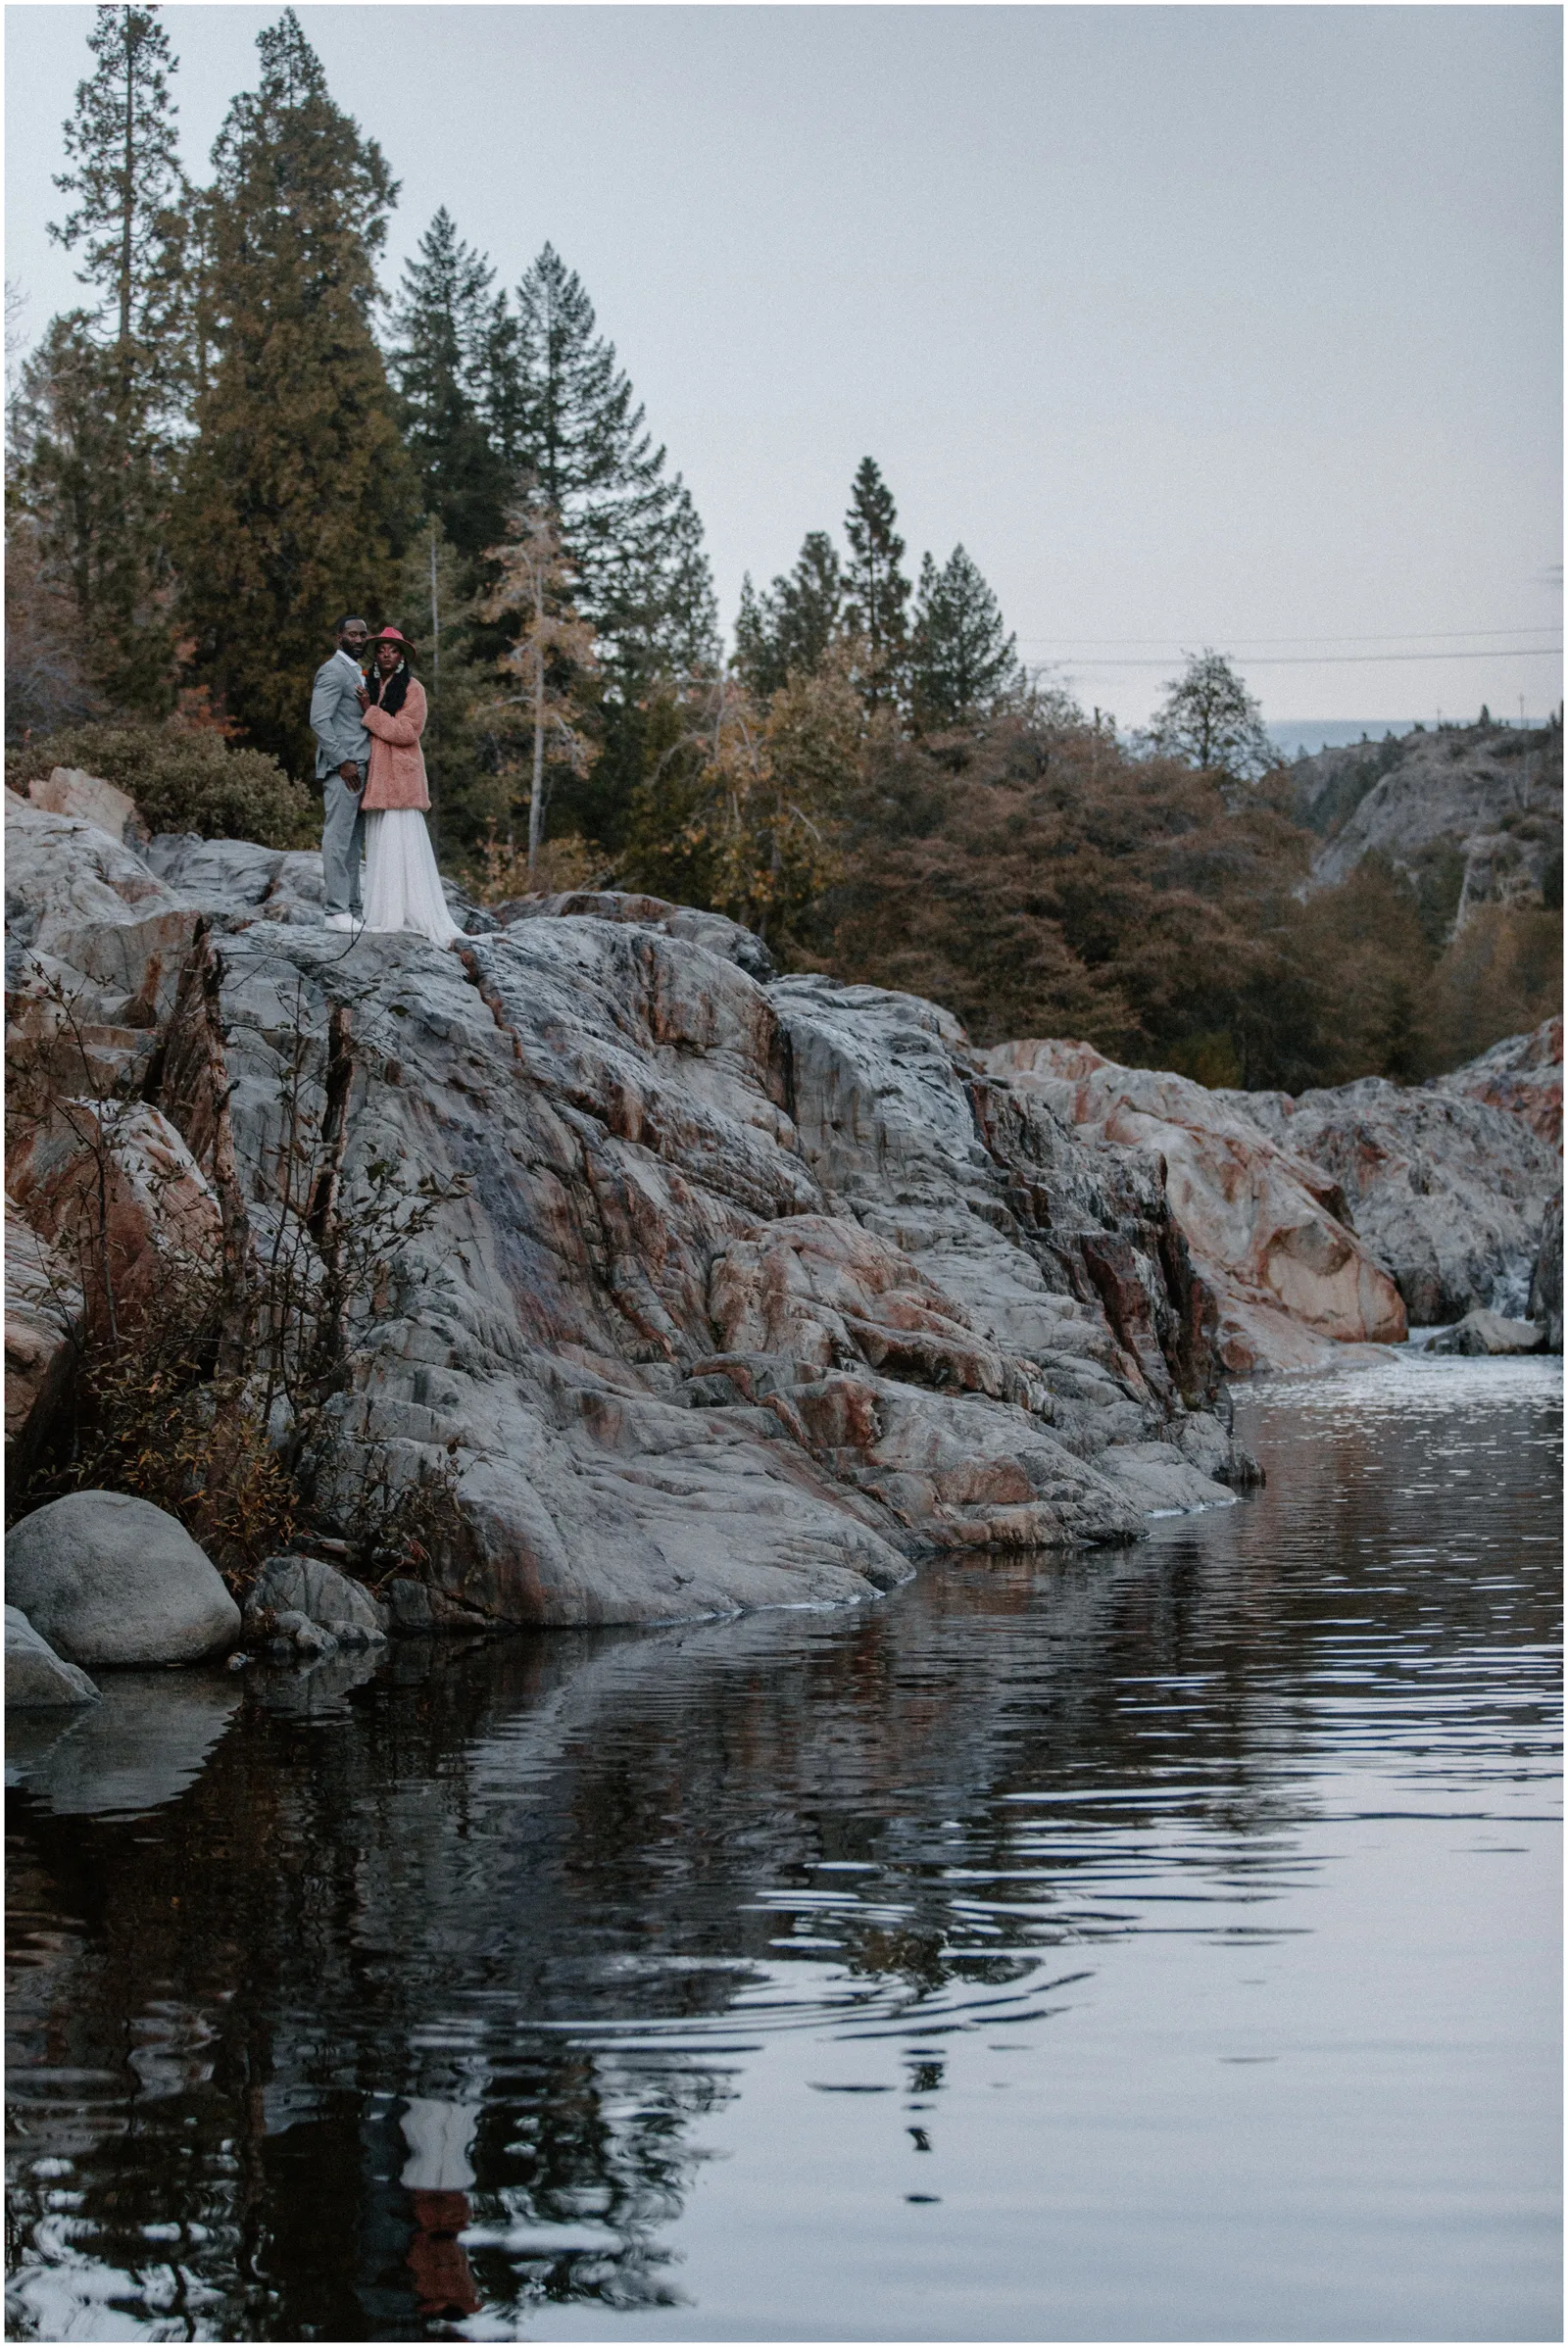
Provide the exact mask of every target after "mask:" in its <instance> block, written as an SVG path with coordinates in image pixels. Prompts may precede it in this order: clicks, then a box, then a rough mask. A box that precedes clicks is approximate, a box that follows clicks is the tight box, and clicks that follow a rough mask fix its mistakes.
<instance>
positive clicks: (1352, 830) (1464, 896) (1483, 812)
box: [1290, 724, 1562, 918]
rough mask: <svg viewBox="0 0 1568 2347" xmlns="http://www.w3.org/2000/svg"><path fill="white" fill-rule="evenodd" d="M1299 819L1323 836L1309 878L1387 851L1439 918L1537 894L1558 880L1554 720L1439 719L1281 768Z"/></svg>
mask: <svg viewBox="0 0 1568 2347" xmlns="http://www.w3.org/2000/svg"><path fill="white" fill-rule="evenodd" d="M1290 773H1291V783H1292V788H1293V792H1294V796H1295V802H1296V812H1297V816H1298V819H1299V821H1300V822H1302V823H1304V824H1306V825H1307V826H1308V827H1309V828H1310V829H1311V830H1313V831H1315V832H1317V833H1318V835H1319V836H1320V838H1321V839H1322V841H1323V846H1322V847H1321V849H1319V851H1318V853H1317V855H1316V856H1314V858H1313V863H1312V880H1313V884H1314V885H1315V886H1316V887H1319V888H1328V887H1332V886H1334V884H1335V883H1336V882H1338V881H1341V880H1343V879H1345V877H1346V876H1347V874H1348V873H1349V872H1350V871H1351V870H1353V868H1354V867H1355V865H1356V864H1357V863H1359V862H1360V860H1361V858H1362V856H1366V855H1368V854H1371V853H1372V852H1374V851H1376V852H1378V853H1380V854H1382V855H1385V856H1388V857H1390V859H1391V860H1392V861H1393V862H1394V863H1396V864H1397V865H1398V866H1399V867H1400V868H1401V869H1402V870H1403V871H1405V872H1407V873H1409V874H1410V875H1411V876H1412V877H1413V878H1415V879H1417V880H1425V881H1426V882H1427V884H1428V885H1429V886H1431V887H1433V888H1434V889H1436V891H1437V892H1438V894H1439V896H1440V897H1441V898H1442V899H1443V902H1444V907H1445V910H1446V914H1447V916H1448V917H1449V918H1454V917H1456V916H1457V917H1460V918H1462V915H1463V912H1464V910H1465V909H1466V908H1468V907H1469V906H1471V905H1477V904H1482V903H1486V902H1493V903H1498V904H1525V905H1540V904H1541V903H1543V901H1544V899H1545V898H1547V897H1549V896H1550V895H1551V894H1552V892H1553V890H1555V893H1556V898H1557V902H1559V903H1560V902H1561V888H1562V730H1561V728H1560V726H1555V725H1553V726H1547V727H1544V728H1542V729H1541V730H1539V731H1536V732H1523V731H1517V730H1515V729H1514V728H1513V727H1511V726H1502V725H1492V724H1488V725H1474V726H1442V727H1440V728H1439V729H1438V730H1437V731H1436V732H1433V733H1428V732H1425V731H1424V730H1418V731H1416V732H1412V733H1406V734H1399V735H1397V736H1395V735H1391V736H1389V737H1388V738H1387V739H1386V740H1384V741H1382V742H1371V741H1364V742H1358V743H1353V744H1351V745H1350V746H1348V748H1345V749H1336V750H1322V751H1319V752H1318V754H1317V755H1316V757H1314V758H1299V759H1298V761H1297V763H1296V764H1295V765H1294V766H1293V767H1292V768H1291V770H1290Z"/></svg>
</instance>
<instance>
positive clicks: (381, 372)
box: [179, 9, 417, 767]
mask: <svg viewBox="0 0 1568 2347" xmlns="http://www.w3.org/2000/svg"><path fill="white" fill-rule="evenodd" d="M257 47H258V49H259V50H260V52H261V59H262V73H261V79H260V83H259V86H258V87H257V88H256V89H255V90H254V91H249V92H247V93H245V94H244V95H243V96H241V97H238V98H236V99H235V100H234V102H233V104H232V106H231V107H230V108H229V111H228V116H227V119H226V121H225V122H224V124H223V127H222V129H221V132H220V134H219V138H218V142H217V144H216V146H215V147H214V149H213V165H214V170H215V172H216V182H215V185H214V188H213V190H212V195H211V199H210V207H211V221H212V227H211V254H212V260H211V280H210V283H209V285H208V287H207V289H206V294H207V302H208V306H209V310H210V316H211V331H212V335H213V342H214V349H215V354H216V356H215V361H214V365H213V369H212V373H211V376H210V379H209V381H208V384H207V387H206V389H205V390H204V391H203V392H202V394H201V396H200V397H199V399H198V401H197V404H196V421H197V424H198V427H199V432H200V437H199V439H198V441H197V444H196V447H195V448H194V450H193V451H192V453H191V457H190V461H189V465H188V468H187V475H186V492H185V495H184V498H183V499H182V501H181V507H180V515H179V518H180V533H179V552H180V568H181V576H182V583H183V591H184V599H185V604H186V609H187V612H188V617H189V622H190V625H191V627H192V630H193V631H194V634H195V637H196V643H197V660H198V663H199V671H200V673H201V674H202V675H203V677H204V679H205V680H206V681H207V682H208V683H209V684H210V685H211V686H212V688H213V690H214V693H215V695H216V697H217V698H218V699H219V702H220V704H221V707H222V708H224V709H226V710H227V712H228V714H229V715H230V716H232V717H234V718H237V719H238V720H239V721H240V723H241V724H242V725H243V726H244V727H245V728H246V729H247V731H248V732H249V734H250V735H251V737H252V739H253V740H254V741H255V742H256V743H257V744H258V745H259V746H260V747H261V748H263V749H268V750H271V751H273V752H275V753H276V754H277V755H279V756H281V757H283V758H285V760H287V761H292V762H293V763H294V764H295V765H296V767H299V766H300V765H302V764H303V763H304V761H305V760H306V759H307V758H308V757H309V755H310V748H311V742H310V734H309V729H308V724H307V710H308V709H309V704H310V687H311V678H312V675H313V673H314V671H315V669H316V667H317V666H318V664H319V661H320V660H321V659H322V658H323V657H324V655H325V653H326V651H327V650H328V649H329V648H330V632H329V631H330V628H331V624H332V622H333V620H334V619H335V618H336V617H337V616H338V615H339V613H340V612H342V611H344V610H345V609H354V608H358V609H361V610H364V611H366V612H367V613H368V615H370V616H375V615H376V614H377V613H378V612H380V611H383V610H384V608H385V598H386V596H387V594H388V593H389V591H390V589H391V587H392V585H393V584H394V582H395V578H396V569H395V558H396V556H397V554H398V552H399V550H400V547H401V545H402V543H403V542H404V541H405V540H406V538H407V536H408V535H409V533H410V530H411V527H412V523H413V518H414V514H415V513H417V499H416V497H415V494H414V483H413V478H412V467H411V466H410V464H409V461H408V458H407V457H406V456H405V454H404V452H403V449H402V446H401V443H400V441H399V438H398V430H397V423H396V420H395V416H394V413H393V401H392V394H391V390H390V387H389V385H388V383H387V379H386V371H385V368H384V367H383V366H382V363H381V356H380V353H379V351H378V350H377V349H376V346H375V343H374V340H373V339H372V337H371V333H370V326H369V313H370V308H371V304H372V302H373V300H374V297H375V280H374V275H373V269H372V256H373V255H374V253H375V252H376V251H377V250H378V249H379V247H380V246H381V244H382V242H383V241H384V239H385V234H386V214H387V211H388V209H389V207H390V206H391V204H392V202H393V200H394V198H395V195H396V192H397V191H396V187H395V184H394V182H393V180H392V177H391V174H390V172H389V171H388V170H387V168H386V164H385V162H384V161H383V159H382V156H381V152H380V149H379V148H378V147H377V146H376V145H375V143H374V141H373V140H369V139H367V138H365V137H363V136H362V134H361V132H360V130H359V127H358V125H357V124H356V123H355V122H353V121H352V120H351V119H350V117H349V116H348V115H346V114H344V113H343V112H342V111H341V109H340V108H339V107H338V106H336V105H335V104H334V103H333V101H332V99H331V97H330V96H329V95H328V93H327V88H326V79H325V75H324V74H323V73H322V71H321V67H320V63H319V60H318V58H317V56H316V54H315V52H314V50H313V49H312V48H311V45H310V43H309V41H307V39H306V37H305V34H304V32H303V31H302V30H301V28H300V24H299V20H298V18H297V17H296V16H295V15H294V12H293V10H292V9H290V10H287V11H286V12H285V13H284V15H283V16H282V17H281V18H280V19H279V21H278V23H277V24H275V25H272V26H271V27H270V29H268V30H267V31H265V32H263V33H262V34H261V35H260V36H259V38H258V41H257Z"/></svg>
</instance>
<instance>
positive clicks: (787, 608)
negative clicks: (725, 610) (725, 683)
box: [735, 530, 848, 701]
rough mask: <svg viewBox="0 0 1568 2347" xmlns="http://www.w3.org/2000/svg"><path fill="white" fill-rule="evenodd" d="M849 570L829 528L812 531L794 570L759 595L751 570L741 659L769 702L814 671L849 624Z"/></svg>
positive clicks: (739, 622) (739, 626) (745, 588)
mask: <svg viewBox="0 0 1568 2347" xmlns="http://www.w3.org/2000/svg"><path fill="white" fill-rule="evenodd" d="M847 620H848V613H847V611H846V609H845V593H844V570H843V565H842V564H841V563H840V562H839V557H838V550H837V548H836V547H835V546H834V544H833V541H832V539H831V538H830V537H829V536H828V534H827V532H826V530H809V531H808V532H807V535H806V538H805V540H804V542H803V544H802V546H801V551H800V553H799V555H797V557H796V559H795V567H794V569H793V570H791V571H790V572H788V574H784V573H780V575H779V576H778V577H777V578H775V579H774V581H773V583H772V585H771V586H770V587H769V588H767V590H766V591H765V592H764V593H763V594H761V595H759V594H758V593H757V590H756V589H755V588H754V587H753V585H752V581H751V577H750V574H748V575H747V577H746V579H745V580H744V581H743V583H742V586H741V608H740V611H739V614H738V616H737V618H736V621H735V660H736V665H737V666H738V668H739V669H740V672H741V674H742V676H743V677H744V678H745V680H746V683H747V685H748V686H749V688H750V689H751V691H752V692H753V693H755V694H757V695H758V696H759V698H760V699H761V700H763V701H766V700H768V699H769V698H770V697H771V696H772V695H773V694H774V693H777V692H779V691H781V690H782V688H783V686H784V684H785V682H786V681H787V679H788V678H789V677H791V676H794V675H803V676H810V675H814V674H815V673H816V671H817V670H818V669H819V668H820V667H821V665H822V662H823V661H824V660H825V659H826V658H827V656H828V654H829V652H830V651H831V650H832V648H833V647H834V646H835V645H836V644H838V643H839V642H840V641H841V640H842V638H843V636H844V634H845V632H846V627H847Z"/></svg>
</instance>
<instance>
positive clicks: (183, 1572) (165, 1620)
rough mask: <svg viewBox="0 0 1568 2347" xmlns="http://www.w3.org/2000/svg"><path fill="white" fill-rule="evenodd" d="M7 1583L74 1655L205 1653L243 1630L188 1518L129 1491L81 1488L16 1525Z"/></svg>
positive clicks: (166, 1657)
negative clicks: (189, 1528)
mask: <svg viewBox="0 0 1568 2347" xmlns="http://www.w3.org/2000/svg"><path fill="white" fill-rule="evenodd" d="M6 1587H7V1589H9V1591H10V1593H11V1597H12V1600H13V1601H14V1602H15V1603H16V1604H18V1605H20V1606H21V1608H22V1610H23V1612H24V1613H25V1615H26V1617H27V1620H28V1621H29V1622H30V1623H31V1624H32V1627H33V1629H34V1630H36V1631H37V1632H38V1633H39V1634H40V1636H41V1637H43V1638H46V1639H47V1640H48V1642H49V1644H50V1645H51V1646H53V1647H54V1648H55V1650H56V1652H57V1653H59V1654H61V1655H63V1656H64V1657H65V1659H66V1660H67V1661H68V1662H73V1663H82V1664H92V1665H96V1664H100V1663H120V1664H126V1665H135V1664H138V1663H140V1664H151V1663H180V1662H196V1661H198V1660H200V1658H201V1657H202V1656H203V1655H206V1654H213V1653H225V1652H226V1651H227V1649H228V1648H229V1647H230V1646H232V1645H233V1644H234V1642H235V1640H236V1639H237V1638H238V1637H239V1630H240V1619H239V1608H238V1606H237V1605H236V1604H235V1603H234V1600H233V1598H232V1597H231V1596H230V1595H229V1593H228V1591H227V1589H224V1587H223V1584H222V1582H221V1579H220V1578H219V1575H218V1572H217V1570H216V1569H215V1567H214V1566H213V1565H212V1564H211V1563H209V1561H208V1559H207V1557H206V1556H205V1555H204V1554H203V1552H202V1550H201V1549H200V1548H198V1547H197V1545H196V1543H195V1541H194V1540H192V1539H191V1537H190V1535H189V1533H187V1532H186V1530H185V1528H184V1526H183V1525H182V1524H179V1523H178V1522H176V1520H175V1519H174V1518H173V1517H172V1516H170V1515H166V1514H165V1512H164V1510H163V1509H162V1508H161V1507H154V1506H153V1504H152V1502H151V1500H148V1499H133V1498H131V1497H130V1496H128V1495H127V1494H126V1493H125V1492H123V1491H73V1492H71V1493H70V1494H69V1495H68V1496H67V1497H66V1498H64V1499H53V1500H51V1501H50V1502H49V1504H48V1506H47V1507H41V1508H37V1509H35V1510H34V1511H33V1513H32V1514H31V1515H30V1516H24V1517H23V1519H22V1521H21V1522H20V1523H19V1524H14V1525H13V1526H12V1528H11V1531H10V1532H9V1533H8V1535H7V1536H6Z"/></svg>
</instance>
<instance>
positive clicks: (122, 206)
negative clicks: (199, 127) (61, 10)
mask: <svg viewBox="0 0 1568 2347" xmlns="http://www.w3.org/2000/svg"><path fill="white" fill-rule="evenodd" d="M158 13H159V12H158V10H157V9H156V8H154V7H144V8H109V7H100V9H99V11H98V21H97V24H95V25H94V27H93V29H92V31H91V32H90V33H89V34H88V36H87V46H88V48H89V49H90V50H91V51H92V53H93V56H94V57H95V58H96V59H97V61H98V62H97V66H96V68H95V70H94V72H93V73H92V74H91V75H90V77H89V78H88V79H87V80H85V81H82V82H79V83H78V84H77V86H76V111H75V114H74V115H73V117H72V118H71V120H69V121H68V122H66V124H65V128H64V143H65V149H66V155H67V159H68V161H69V163H70V165H71V167H72V168H71V169H70V170H69V171H60V172H57V174H56V176H55V185H56V187H58V188H59V189H60V191H61V193H62V195H73V196H74V197H75V198H76V199H77V201H76V208H75V210H74V211H73V212H72V213H70V214H69V215H68V216H67V218H66V219H65V220H62V221H59V222H55V221H51V222H50V226H49V233H50V235H51V236H52V237H53V238H54V239H55V240H56V242H57V243H60V244H63V245H65V246H66V248H67V250H68V251H75V249H76V248H77V247H78V246H81V247H82V248H83V250H82V254H81V258H82V262H83V264H84V266H83V267H82V268H81V269H78V270H77V272H76V273H77V277H78V279H79V281H80V282H81V283H82V284H83V285H91V286H93V287H95V288H96V289H97V292H98V294H99V297H100V300H101V301H102V302H104V303H105V304H106V305H107V306H108V310H109V314H110V318H112V320H113V327H114V340H115V347H116V353H117V358H118V361H119V367H120V374H121V379H122V382H123V385H124V387H125V390H126V392H127V393H128V392H129V391H130V390H131V389H132V387H133V386H134V387H137V388H140V389H145V387H146V385H147V384H148V383H149V382H157V383H159V384H161V385H162V386H163V387H164V388H165V389H166V390H167V389H168V388H169V386H170V378H171V371H172V367H174V366H175V365H176V364H177V355H178V350H179V342H180V328H181V323H182V320H183V316H184V310H185V296H186V286H185V278H184V268H183V260H184V254H183V247H184V235H185V221H184V207H185V201H186V195H187V190H186V187H185V178H184V173H183V172H182V171H181V170H180V167H179V157H178V153H177V147H176V140H177V132H176V129H175V123H174V111H175V110H174V104H173V100H172V97H171V95H170V89H169V81H170V76H171V74H172V73H174V72H176V71H177V66H176V61H175V59H174V58H173V56H172V54H171V52H170V47H169V35H168V34H167V33H166V32H165V30H164V28H163V26H162V25H161V24H159V23H158Z"/></svg>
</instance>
